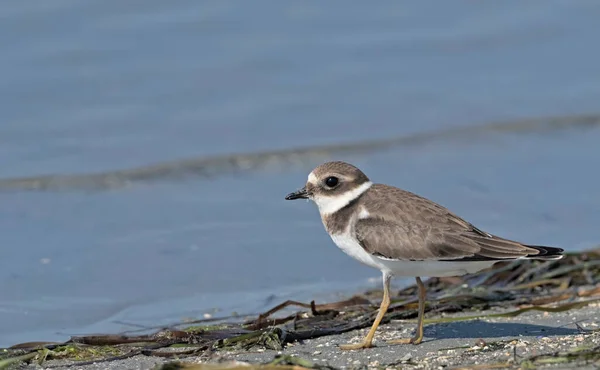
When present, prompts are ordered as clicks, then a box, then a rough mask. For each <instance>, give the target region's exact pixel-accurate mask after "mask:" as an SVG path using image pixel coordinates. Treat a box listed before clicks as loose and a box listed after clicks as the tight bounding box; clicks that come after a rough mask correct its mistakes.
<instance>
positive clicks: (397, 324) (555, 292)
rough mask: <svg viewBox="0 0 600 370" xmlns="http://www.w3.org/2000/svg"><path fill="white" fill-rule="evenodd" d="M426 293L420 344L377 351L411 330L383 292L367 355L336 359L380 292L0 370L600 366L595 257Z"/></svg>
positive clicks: (435, 283) (405, 298)
mask: <svg viewBox="0 0 600 370" xmlns="http://www.w3.org/2000/svg"><path fill="white" fill-rule="evenodd" d="M425 284H426V285H427V291H428V300H427V313H426V316H425V317H426V321H425V340H424V341H423V343H421V344H419V345H388V344H387V343H386V341H387V340H390V339H397V338H400V337H408V336H410V335H412V333H413V331H414V329H415V321H416V320H415V318H416V292H415V288H416V287H415V286H414V285H411V286H408V287H406V288H405V289H402V290H400V291H399V292H394V294H393V302H392V306H391V307H390V310H389V311H388V313H387V314H386V315H385V317H384V320H383V322H382V325H381V326H380V328H379V329H378V330H377V332H376V335H375V342H374V344H375V347H373V348H369V349H365V350H355V351H342V350H340V349H339V348H338V345H339V344H344V343H347V342H358V341H359V340H360V339H362V337H363V336H364V335H365V334H366V332H367V331H368V328H369V327H370V326H371V323H372V321H373V318H374V316H375V315H376V313H377V309H378V306H379V302H380V299H381V294H382V292H381V290H372V291H367V292H365V293H363V294H360V295H356V296H354V297H352V298H350V299H347V300H344V301H340V302H333V303H328V304H315V302H311V303H310V304H308V303H301V302H291V304H290V302H284V303H283V304H281V305H278V306H277V307H274V309H272V310H270V311H269V312H266V313H264V314H262V315H259V316H258V317H253V318H249V319H248V320H246V321H245V322H240V321H239V320H237V321H235V322H227V321H226V322H222V323H216V324H215V323H210V322H206V320H199V321H200V322H199V323H198V324H200V325H197V326H190V325H191V323H187V324H185V325H186V326H187V327H184V328H182V329H180V328H179V327H181V326H183V324H182V325H180V326H178V327H171V328H167V329H163V330H159V331H158V332H155V333H151V334H144V335H138V336H124V335H120V334H115V335H96V336H82V337H73V338H71V340H70V341H68V342H65V343H24V344H21V345H17V346H13V347H11V348H9V349H4V350H1V349H0V369H2V368H17V367H18V368H28V369H29V368H30V369H33V368H36V369H39V368H55V369H74V368H76V369H86V370H87V369H121V368H136V369H151V368H157V369H165V370H166V369H174V368H182V367H185V368H187V367H189V366H194V367H193V368H198V369H208V368H210V369H215V368H232V366H233V367H236V366H237V367H239V366H244V368H245V369H249V368H250V369H251V368H278V369H284V368H291V367H294V368H295V369H300V368H315V369H325V368H327V369H357V368H373V369H375V368H377V369H386V368H407V369H413V368H414V369H430V368H431V369H438V368H471V369H478V368H480V369H491V368H540V367H541V368H546V367H550V368H573V367H578V368H590V369H592V368H594V366H596V367H597V366H599V365H600V249H595V250H590V251H585V252H581V253H570V254H567V255H566V257H565V258H563V259H562V260H558V261H544V262H540V261H523V262H516V263H515V262H513V263H498V264H496V265H495V266H494V267H492V268H491V269H489V270H485V271H482V272H480V273H478V274H474V275H466V276H464V277H459V278H444V279H440V278H431V279H428V280H426V281H425ZM295 303H297V304H299V305H300V307H299V308H298V307H296V306H297V305H295ZM280 306H281V307H280ZM281 308H284V309H285V310H284V311H280V309H281ZM175 361H178V363H177V364H176V363H175ZM232 361H234V362H233V363H232ZM236 361H237V362H236ZM25 363H26V364H27V365H24V364H25ZM236 363H237V365H235V364H236ZM561 366H562V367H561Z"/></svg>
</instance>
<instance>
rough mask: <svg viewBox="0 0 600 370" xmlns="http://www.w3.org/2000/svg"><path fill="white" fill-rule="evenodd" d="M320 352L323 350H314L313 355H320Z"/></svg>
mask: <svg viewBox="0 0 600 370" xmlns="http://www.w3.org/2000/svg"><path fill="white" fill-rule="evenodd" d="M320 354H321V351H314V352H313V356H316V355H320Z"/></svg>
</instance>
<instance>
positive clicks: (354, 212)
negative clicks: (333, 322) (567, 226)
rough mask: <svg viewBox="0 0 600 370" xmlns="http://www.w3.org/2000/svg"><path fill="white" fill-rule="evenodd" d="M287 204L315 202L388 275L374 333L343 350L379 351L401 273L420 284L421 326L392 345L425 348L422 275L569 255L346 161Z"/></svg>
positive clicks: (316, 172)
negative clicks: (379, 179)
mask: <svg viewBox="0 0 600 370" xmlns="http://www.w3.org/2000/svg"><path fill="white" fill-rule="evenodd" d="M285 199H286V200H294V199H308V200H311V201H313V202H314V203H315V204H316V206H317V208H318V210H319V214H320V216H321V221H322V223H323V226H324V227H325V230H326V231H327V233H328V234H329V236H330V237H331V239H332V241H333V242H334V243H335V244H336V245H337V246H338V247H339V248H340V249H341V250H342V251H344V252H345V253H346V254H348V255H349V256H350V257H352V258H354V259H356V260H358V261H359V262H361V263H363V264H365V265H367V266H370V267H373V268H376V269H379V270H380V271H381V273H382V280H383V299H382V301H381V305H380V307H379V312H378V314H377V316H376V318H375V320H374V322H373V324H372V326H371V328H370V330H369V332H368V333H367V335H366V336H365V338H364V339H363V340H362V342H360V343H354V344H344V345H340V348H341V349H342V350H358V349H364V348H369V347H372V346H373V338H374V336H375V332H376V330H377V327H378V326H379V323H380V322H381V320H382V319H383V316H384V315H385V313H386V312H387V310H388V307H389V305H390V280H391V279H392V278H393V277H395V276H402V277H414V278H415V280H416V284H417V286H418V297H419V305H418V318H417V328H416V332H415V335H414V336H413V337H411V338H401V339H395V340H391V341H388V343H389V344H419V343H421V342H422V340H423V316H424V313H425V301H426V294H427V293H426V289H425V285H424V284H423V281H422V280H421V277H422V276H428V277H447V276H462V275H466V274H470V273H475V272H478V271H481V270H484V269H486V268H489V267H491V266H492V265H493V264H495V263H497V262H500V261H514V260H520V259H542V260H554V259H560V258H562V257H563V249H561V248H556V247H546V246H538V245H528V244H523V243H520V242H517V241H514V240H509V239H505V238H502V237H499V236H496V235H493V234H490V233H488V232H486V231H483V230H482V229H479V228H477V227H475V226H474V225H473V224H471V223H470V222H468V221H466V220H464V219H463V218H461V217H459V216H457V215H456V214H454V213H453V212H451V211H450V210H448V209H447V208H445V207H444V206H442V205H440V204H438V203H435V202H433V201H431V200H429V199H427V198H425V197H422V196H420V195H417V194H415V193H412V192H410V191H407V190H403V189H400V188H397V187H394V186H390V185H385V184H375V183H373V182H372V181H371V180H370V179H369V177H367V175H365V173H363V171H361V170H360V169H359V168H358V167H356V166H354V165H352V164H350V163H346V162H342V161H331V162H326V163H323V164H321V165H319V166H317V167H316V168H315V169H313V170H312V171H311V172H310V174H309V175H308V180H307V182H306V185H305V186H304V187H302V188H301V189H299V190H297V191H294V192H292V193H289V194H288V195H287V196H286V197H285Z"/></svg>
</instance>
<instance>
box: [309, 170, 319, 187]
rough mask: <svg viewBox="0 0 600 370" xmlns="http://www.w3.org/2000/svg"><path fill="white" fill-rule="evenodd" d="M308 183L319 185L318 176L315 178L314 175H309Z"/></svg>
mask: <svg viewBox="0 0 600 370" xmlns="http://www.w3.org/2000/svg"><path fill="white" fill-rule="evenodd" d="M308 182H310V183H311V184H316V183H317V176H315V174H314V173H312V172H311V173H309V174H308Z"/></svg>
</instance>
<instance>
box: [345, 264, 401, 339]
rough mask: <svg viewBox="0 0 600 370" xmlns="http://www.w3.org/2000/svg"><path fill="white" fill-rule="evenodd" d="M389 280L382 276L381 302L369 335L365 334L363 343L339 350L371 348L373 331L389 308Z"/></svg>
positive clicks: (389, 277)
mask: <svg viewBox="0 0 600 370" xmlns="http://www.w3.org/2000/svg"><path fill="white" fill-rule="evenodd" d="M391 278H392V277H391V275H387V274H385V273H384V274H383V300H382V301H381V306H380V307H379V313H378V314H377V317H376V318H375V321H374V322H373V326H371V330H369V333H368V334H367V336H366V337H365V339H363V341H362V342H361V343H356V344H342V345H341V346H340V349H344V350H349V349H362V348H369V347H373V337H374V336H375V330H377V327H378V326H379V323H380V322H381V319H383V316H384V315H385V313H386V312H387V310H388V307H389V306H390V280H391Z"/></svg>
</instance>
